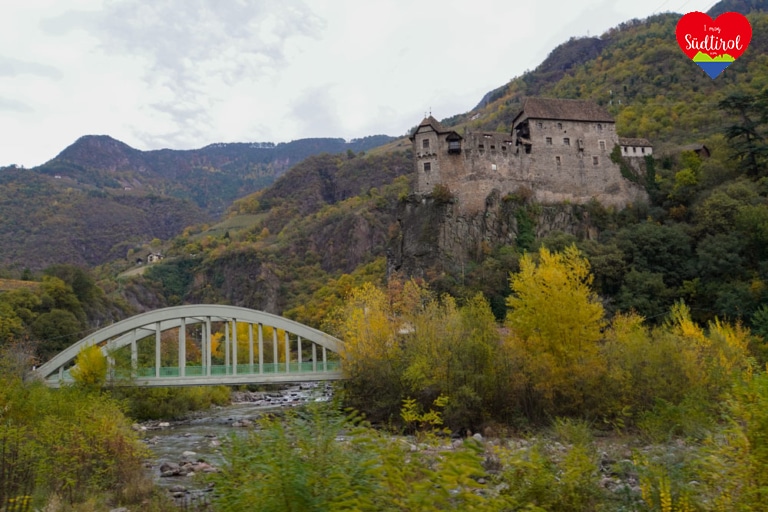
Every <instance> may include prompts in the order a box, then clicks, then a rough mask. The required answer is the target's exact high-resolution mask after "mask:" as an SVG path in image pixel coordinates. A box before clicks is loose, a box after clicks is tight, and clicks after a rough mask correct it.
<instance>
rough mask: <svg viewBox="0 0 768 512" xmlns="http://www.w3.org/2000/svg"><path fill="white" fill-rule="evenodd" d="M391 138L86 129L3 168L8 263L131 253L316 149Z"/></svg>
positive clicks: (3, 246)
mask: <svg viewBox="0 0 768 512" xmlns="http://www.w3.org/2000/svg"><path fill="white" fill-rule="evenodd" d="M389 140H391V138H390V137H387V136H385V135H376V136H371V137H365V138H362V139H355V140H353V141H351V142H345V141H344V140H343V139H302V140H297V141H293V142H290V143H281V144H273V143H239V144H235V143H233V144H212V145H210V146H207V147H205V148H202V149H198V150H188V151H175V150H157V151H139V150H137V149H134V148H131V147H130V146H128V145H126V144H124V143H122V142H120V141H118V140H115V139H112V138H111V137H108V136H85V137H81V138H80V139H78V140H77V141H76V142H75V143H74V144H72V145H71V146H69V147H68V148H66V149H65V150H64V151H62V152H61V153H60V154H59V155H58V156H57V157H56V158H54V159H52V160H51V161H49V162H47V163H46V164H44V165H42V166H39V167H36V168H34V169H21V168H18V167H16V166H12V167H6V168H0V269H5V270H6V271H9V272H10V273H11V275H14V276H18V273H19V272H21V271H22V270H23V269H24V268H29V269H32V270H42V269H43V268H45V267H46V266H48V265H52V264H57V263H71V264H77V265H83V266H95V265H100V264H103V263H105V262H108V261H112V260H115V259H120V258H124V257H125V256H126V254H127V253H128V251H130V250H131V249H137V248H141V247H144V246H146V245H147V244H148V242H149V241H151V240H153V239H156V238H157V239H161V240H167V239H169V238H172V237H174V236H176V235H177V234H179V233H180V232H181V231H182V229H183V228H184V227H186V226H190V225H195V224H201V223H205V222H209V221H211V220H213V219H216V218H218V217H220V216H221V214H222V213H223V212H224V211H225V210H226V209H227V208H228V207H229V206H230V205H231V204H232V201H234V200H235V199H238V198H241V197H243V196H246V195H248V194H250V193H252V192H254V191H257V190H260V189H262V188H264V187H266V186H268V185H270V184H271V183H272V182H273V181H274V180H275V179H276V178H277V177H279V176H280V175H282V174H283V173H284V172H285V171H286V170H287V169H289V168H290V167H291V166H293V165H295V164H296V163H298V162H300V161H301V160H303V159H305V158H307V157H309V156H311V155H314V154H318V153H325V152H330V153H343V154H344V155H348V154H353V155H354V154H357V153H359V152H364V151H366V150H368V149H370V148H372V147H375V146H378V145H380V144H383V143H386V142H388V141H389Z"/></svg>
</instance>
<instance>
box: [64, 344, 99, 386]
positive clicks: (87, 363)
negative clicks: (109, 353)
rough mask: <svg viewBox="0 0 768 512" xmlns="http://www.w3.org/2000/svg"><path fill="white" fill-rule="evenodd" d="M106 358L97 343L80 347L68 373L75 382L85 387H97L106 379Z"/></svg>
mask: <svg viewBox="0 0 768 512" xmlns="http://www.w3.org/2000/svg"><path fill="white" fill-rule="evenodd" d="M107 368H108V366H107V358H106V357H104V354H102V353H101V349H100V348H99V346H98V345H89V346H87V347H83V348H82V349H80V353H79V354H78V355H77V358H76V359H75V366H74V368H72V370H70V375H72V378H73V379H75V382H76V383H77V384H78V385H80V386H83V387H86V388H93V389H98V388H100V387H102V386H103V385H104V383H105V382H106V381H107Z"/></svg>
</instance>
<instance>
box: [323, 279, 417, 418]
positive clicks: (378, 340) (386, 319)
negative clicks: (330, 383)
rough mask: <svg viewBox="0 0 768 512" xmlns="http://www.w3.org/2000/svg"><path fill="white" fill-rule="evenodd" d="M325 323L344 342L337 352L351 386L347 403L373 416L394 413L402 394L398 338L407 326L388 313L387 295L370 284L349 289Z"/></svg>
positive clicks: (390, 312) (400, 347)
mask: <svg viewBox="0 0 768 512" xmlns="http://www.w3.org/2000/svg"><path fill="white" fill-rule="evenodd" d="M328 325H329V328H330V329H331V330H332V331H333V332H334V334H335V335H336V336H337V337H338V338H340V339H341V340H343V341H344V345H343V350H342V352H341V354H340V355H341V357H342V368H343V370H344V373H345V374H346V376H347V377H348V384H349V386H350V388H351V389H354V393H353V394H351V395H350V402H351V405H353V406H355V407H357V408H360V409H361V410H367V411H377V413H378V414H379V415H381V418H375V417H374V418H373V419H383V418H387V417H392V416H395V415H396V414H397V413H398V409H399V402H400V397H401V396H402V393H401V379H400V375H401V374H402V370H401V366H402V364H403V362H402V353H403V349H402V345H401V343H400V339H399V337H400V336H402V334H401V332H400V331H401V330H403V331H407V330H408V327H407V326H405V324H404V323H402V322H401V321H400V320H398V319H396V318H395V317H394V315H393V314H392V309H391V306H390V301H389V300H388V297H387V294H386V293H384V292H383V291H382V290H380V289H379V288H377V287H376V286H374V285H372V284H370V283H366V284H363V285H362V286H361V287H359V288H355V289H353V290H352V292H351V293H350V295H349V297H348V298H347V300H346V301H345V303H344V305H343V306H342V307H340V308H338V309H336V310H335V311H334V312H333V314H332V316H331V318H330V319H329V321H328ZM377 413H372V416H376V414H377Z"/></svg>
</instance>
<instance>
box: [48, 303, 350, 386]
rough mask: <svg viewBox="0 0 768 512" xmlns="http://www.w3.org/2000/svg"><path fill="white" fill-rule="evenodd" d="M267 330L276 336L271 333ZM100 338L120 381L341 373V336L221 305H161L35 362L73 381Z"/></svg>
mask: <svg viewBox="0 0 768 512" xmlns="http://www.w3.org/2000/svg"><path fill="white" fill-rule="evenodd" d="M243 324H245V325H246V326H247V338H248V344H247V354H243V353H242V347H241V351H240V353H238V346H239V345H242V340H238V339H237V336H238V330H239V329H238V325H240V326H242V325H243ZM214 326H216V327H217V328H218V331H217V333H218V334H217V336H218V337H221V338H222V339H223V340H222V341H223V347H222V349H223V352H224V354H223V361H220V360H218V361H217V360H216V358H215V357H214V354H213V352H214V351H213V345H214V343H213V340H214V331H213V328H214ZM168 331H176V332H177V334H178V357H177V359H176V361H177V363H178V364H177V366H175V367H172V366H167V365H166V366H163V364H162V358H163V350H162V348H163V347H162V343H163V341H162V340H163V333H166V332H168ZM222 331H223V333H222ZM270 331H271V332H270ZM191 332H194V333H195V334H196V336H195V337H194V339H190V340H188V339H187V335H188V334H189V333H191ZM266 332H270V334H271V336H265V333H266ZM153 334H154V364H153V365H152V366H151V367H143V368H142V367H140V366H139V364H138V363H139V361H138V359H139V357H138V355H139V350H138V344H139V342H142V344H143V346H146V344H147V343H146V342H147V341H148V340H147V338H149V337H151V336H152V335H153ZM222 334H223V335H222ZM166 338H167V335H166ZM265 338H271V339H265ZM278 338H282V339H278ZM149 341H151V340H149ZM239 341H240V343H239ZM166 343H167V341H166ZM188 343H193V345H194V346H195V347H196V352H197V349H199V357H197V359H195V360H190V359H189V357H188V354H187V346H188ZM94 344H95V345H99V346H100V347H101V350H102V352H103V353H104V354H105V355H106V356H107V357H108V361H109V362H110V373H109V375H110V378H111V379H112V380H113V381H114V382H115V383H116V384H129V385H134V386H189V385H202V384H230V385H234V384H258V383H279V382H303V381H316V380H337V379H340V378H342V375H341V371H340V360H339V357H338V354H339V352H340V351H341V350H342V347H343V343H342V342H341V340H339V339H337V338H335V337H333V336H331V335H329V334H326V333H324V332H322V331H319V330H317V329H313V328H312V327H308V326H306V325H304V324H301V323H299V322H296V321H293V320H289V319H287V318H284V317H280V316H277V315H273V314H270V313H265V312H263V311H257V310H253V309H247V308H242V307H237V306H226V305H217V304H195V305H185V306H175V307H170V308H164V309H158V310H154V311H149V312H146V313H142V314H139V315H136V316H133V317H130V318H127V319H125V320H122V321H120V322H116V323H114V324H112V325H109V326H107V327H104V328H103V329H100V330H98V331H96V332H94V333H93V334H91V335H89V336H86V337H85V338H83V339H81V340H80V341H78V342H77V343H75V344H74V345H72V346H70V347H68V348H66V349H65V350H63V351H62V352H61V353H59V354H58V355H56V356H55V357H53V358H52V359H51V360H50V361H48V362H47V363H45V364H43V365H41V366H40V367H39V368H37V369H36V370H35V371H34V374H35V375H36V376H37V377H38V378H41V379H43V380H44V381H45V382H46V383H47V384H48V385H49V386H52V387H58V386H60V385H61V384H62V383H65V382H67V381H69V380H71V378H70V376H69V369H70V368H71V367H72V366H73V365H74V362H75V358H76V357H77V355H78V354H79V353H80V350H81V349H83V348H84V347H86V346H90V345H94ZM125 347H129V348H125ZM121 349H122V353H123V354H124V355H126V356H127V354H125V351H128V350H129V351H130V371H129V373H128V375H125V374H123V375H119V374H118V372H116V371H115V354H118V353H120V351H121ZM145 352H146V351H145ZM218 359H221V358H218ZM222 362H223V364H221V363H222ZM120 377H121V378H120Z"/></svg>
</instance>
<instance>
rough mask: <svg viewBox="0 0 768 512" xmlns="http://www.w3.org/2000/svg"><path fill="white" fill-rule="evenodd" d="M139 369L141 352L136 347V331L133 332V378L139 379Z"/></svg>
mask: <svg viewBox="0 0 768 512" xmlns="http://www.w3.org/2000/svg"><path fill="white" fill-rule="evenodd" d="M138 369H139V350H138V347H137V346H136V329H134V330H133V331H131V378H132V379H135V378H136V377H137V370H138Z"/></svg>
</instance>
